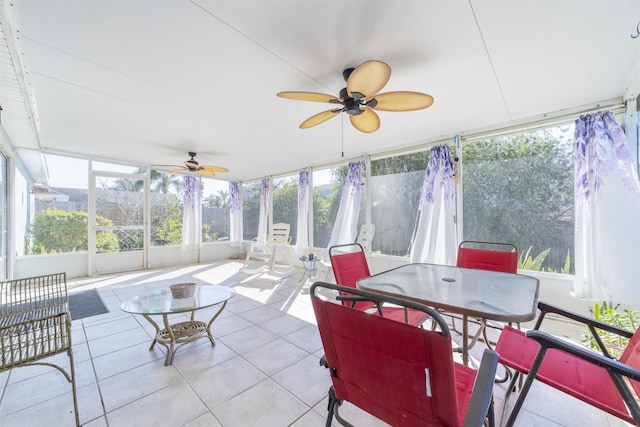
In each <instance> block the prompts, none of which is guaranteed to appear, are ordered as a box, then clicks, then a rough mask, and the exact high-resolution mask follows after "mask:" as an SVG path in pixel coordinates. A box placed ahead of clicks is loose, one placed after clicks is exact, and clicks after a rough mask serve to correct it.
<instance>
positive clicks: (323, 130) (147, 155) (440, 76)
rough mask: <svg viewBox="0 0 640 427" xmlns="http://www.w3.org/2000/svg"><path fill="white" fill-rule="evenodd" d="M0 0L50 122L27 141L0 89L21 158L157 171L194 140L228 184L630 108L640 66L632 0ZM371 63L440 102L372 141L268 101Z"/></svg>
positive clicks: (318, 86)
mask: <svg viewBox="0 0 640 427" xmlns="http://www.w3.org/2000/svg"><path fill="white" fill-rule="evenodd" d="M0 2H2V3H3V7H4V9H5V10H4V12H5V14H6V15H5V16H7V17H8V21H7V20H6V19H5V26H6V25H10V28H11V35H12V36H13V37H15V41H14V43H15V53H16V54H17V55H16V56H17V57H18V58H19V61H20V64H19V66H21V67H22V69H23V70H24V71H25V72H26V74H24V77H25V79H24V82H25V88H26V90H28V91H29V92H27V93H28V94H31V95H32V96H33V100H34V104H35V110H34V113H35V114H37V116H35V117H36V120H34V122H37V123H38V124H39V133H38V135H37V139H35V138H30V137H28V136H25V135H24V132H23V130H24V126H25V123H26V122H29V121H30V118H29V117H28V116H27V117H25V115H24V114H15V113H13V112H12V111H7V110H9V109H10V108H11V106H10V103H9V102H7V99H6V97H7V94H8V92H9V91H7V90H3V93H0V105H2V106H3V108H4V111H3V117H2V119H3V122H2V125H3V127H4V128H5V129H6V131H7V133H8V134H9V136H10V137H11V139H12V140H13V144H14V146H15V147H16V148H17V151H18V153H20V152H21V149H22V151H23V152H26V151H25V150H24V149H32V148H40V149H43V150H52V151H62V152H66V153H78V154H87V155H90V156H94V157H95V158H99V159H102V160H116V161H122V162H127V163H133V164H137V165H148V164H167V163H169V164H181V162H182V161H184V160H187V154H186V152H187V151H196V152H198V153H199V155H198V158H197V159H198V160H199V161H200V163H201V164H215V165H222V166H225V167H228V168H229V169H230V172H229V173H227V174H220V175H219V177H220V178H223V179H229V180H244V181H246V180H251V179H256V178H261V177H264V176H267V175H271V174H280V173H284V172H295V171H297V170H300V169H302V168H304V167H307V166H315V165H326V164H329V163H333V162H335V161H338V160H340V159H341V156H342V151H343V147H344V157H346V158H352V157H355V156H359V155H361V154H362V153H363V152H368V153H370V154H375V153H380V152H385V151H389V150H394V149H397V148H401V147H410V146H415V145H418V144H423V143H425V142H431V141H436V140H439V139H441V138H450V137H452V136H453V135H455V134H465V133H469V132H473V131H477V130H480V129H489V128H496V127H500V126H504V125H506V124H508V123H513V122H521V121H525V120H529V119H531V118H539V117H541V116H542V115H544V114H548V113H549V114H555V113H557V112H560V111H563V110H567V109H571V110H573V109H576V108H577V107H581V106H593V105H594V104H596V103H605V102H608V101H610V100H619V101H621V100H622V98H623V96H624V95H625V93H629V89H628V87H629V85H630V84H631V82H632V81H634V76H637V75H638V74H640V71H639V64H640V37H638V38H634V37H633V35H635V34H636V33H637V31H638V25H639V21H640V1H637V0H628V1H626V0H615V1H604V0H597V1H571V0H565V1H540V0H529V1H527V0H519V1H514V0H501V1H498V0H465V1H462V0H440V1H435V0H432V1H429V0H416V1H409V0H401V1H398V0H370V1H365V0H349V1H346V0H345V1H338V0H255V1H247V0H230V1H215V0H191V1H188V0H166V1H148V0H147V1H142V0H104V1H101V0H94V1H80V0H60V1H52V0H13V1H11V2H7V1H5V0H0ZM6 32H7V29H6V28H5V33H6ZM12 43H13V42H12ZM10 44H11V43H10ZM3 58H4V56H3ZM369 59H377V60H381V61H385V62H387V63H388V64H389V65H390V66H391V68H392V70H393V71H392V74H391V79H390V80H389V83H388V84H387V86H386V87H385V88H384V89H383V90H382V92H387V91H393V90H411V91H418V92H425V93H428V94H431V95H432V96H433V97H434V98H435V103H434V105H433V106H432V107H430V108H428V109H426V110H419V111H413V112H402V113H393V112H380V113H379V115H380V118H381V127H380V129H379V130H378V131H377V132H375V133H372V134H363V133H360V132H358V131H357V130H355V129H353V128H352V127H351V125H350V123H349V121H348V118H346V117H343V116H344V114H343V115H341V116H339V118H334V119H331V120H330V121H328V122H326V123H323V124H320V125H318V126H316V127H313V128H311V129H307V130H301V129H298V125H299V124H300V123H301V122H302V121H303V120H305V119H306V118H307V117H309V116H311V115H313V114H315V113H318V112H321V111H324V110H327V109H330V108H331V106H330V105H329V104H327V105H323V104H321V103H316V102H305V101H293V100H288V99H282V98H278V97H276V95H275V94H276V93H277V92H279V91H285V90H300V91H316V92H323V93H329V94H334V95H336V96H337V94H338V92H339V90H340V89H341V88H342V87H344V86H345V82H344V80H343V78H342V70H343V69H345V68H349V67H354V66H357V65H359V64H360V63H362V62H364V61H366V60H369ZM3 61H4V59H3ZM14 61H15V59H14ZM635 79H636V80H637V77H635ZM4 88H5V89H6V86H4ZM636 95H637V94H636ZM343 125H344V129H343Z"/></svg>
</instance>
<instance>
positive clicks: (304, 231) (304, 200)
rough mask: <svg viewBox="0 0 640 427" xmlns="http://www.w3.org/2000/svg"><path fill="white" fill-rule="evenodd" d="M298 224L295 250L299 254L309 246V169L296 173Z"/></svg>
mask: <svg viewBox="0 0 640 427" xmlns="http://www.w3.org/2000/svg"><path fill="white" fill-rule="evenodd" d="M297 224H298V226H297V231H296V233H297V234H296V251H297V252H298V254H299V255H303V254H304V253H305V252H308V248H309V171H308V170H303V171H300V173H298V223H297Z"/></svg>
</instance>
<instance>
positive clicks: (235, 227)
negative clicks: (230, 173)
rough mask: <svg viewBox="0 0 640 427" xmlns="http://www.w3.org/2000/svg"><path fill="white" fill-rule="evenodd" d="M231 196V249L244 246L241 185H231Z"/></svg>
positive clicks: (231, 183) (235, 183) (236, 183)
mask: <svg viewBox="0 0 640 427" xmlns="http://www.w3.org/2000/svg"><path fill="white" fill-rule="evenodd" d="M229 195H230V199H231V203H230V209H229V215H230V218H229V224H230V227H229V228H230V230H229V243H230V246H231V247H238V246H242V239H243V229H242V200H241V199H240V183H239V182H230V183H229Z"/></svg>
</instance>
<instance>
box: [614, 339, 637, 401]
mask: <svg viewBox="0 0 640 427" xmlns="http://www.w3.org/2000/svg"><path fill="white" fill-rule="evenodd" d="M619 360H620V362H622V363H624V364H625V365H629V366H631V367H633V368H636V369H640V327H638V329H636V333H635V334H633V336H632V337H631V339H630V340H629V343H628V344H627V347H626V348H625V349H624V352H622V355H621V356H620V359H619ZM629 383H630V384H631V386H632V387H633V389H634V390H635V392H636V394H637V395H638V396H640V382H638V381H633V380H629Z"/></svg>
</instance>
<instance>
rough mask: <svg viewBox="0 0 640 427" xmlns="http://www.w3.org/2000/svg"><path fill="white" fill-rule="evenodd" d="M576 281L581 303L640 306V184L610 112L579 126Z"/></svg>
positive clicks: (581, 120)
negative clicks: (639, 258)
mask: <svg viewBox="0 0 640 427" xmlns="http://www.w3.org/2000/svg"><path fill="white" fill-rule="evenodd" d="M574 136H575V141H574V159H575V198H576V232H575V252H576V256H575V258H576V259H575V262H576V277H575V282H574V288H573V292H574V294H575V296H577V297H579V298H585V299H590V300H597V301H603V300H605V301H612V302H614V303H615V302H617V303H624V302H626V301H635V302H637V301H639V300H640V262H638V246H639V244H638V242H640V227H638V212H640V184H639V183H638V172H637V169H636V166H635V163H634V161H633V159H632V156H631V153H630V151H629V147H628V145H627V139H626V137H625V135H624V132H623V131H622V129H621V128H620V125H618V123H617V122H616V120H615V117H614V115H613V113H612V112H611V111H607V112H598V113H594V114H589V115H585V116H581V117H580V118H579V119H578V120H576V123H575V135H574Z"/></svg>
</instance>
